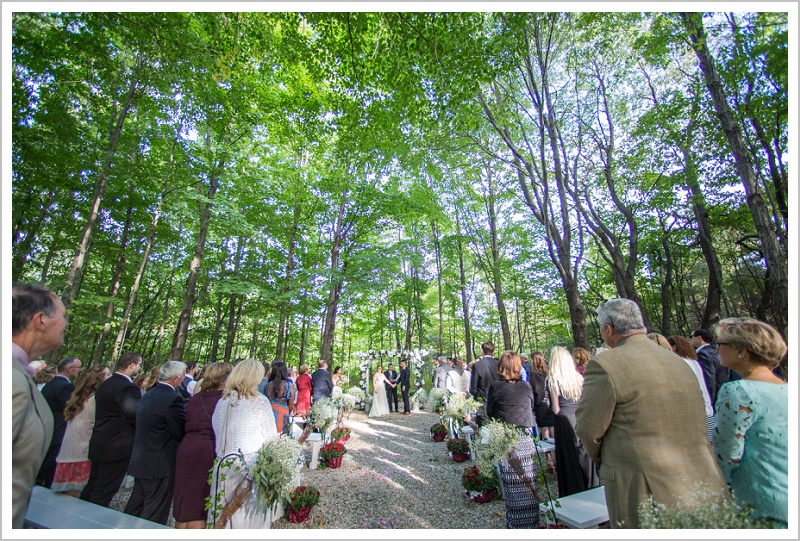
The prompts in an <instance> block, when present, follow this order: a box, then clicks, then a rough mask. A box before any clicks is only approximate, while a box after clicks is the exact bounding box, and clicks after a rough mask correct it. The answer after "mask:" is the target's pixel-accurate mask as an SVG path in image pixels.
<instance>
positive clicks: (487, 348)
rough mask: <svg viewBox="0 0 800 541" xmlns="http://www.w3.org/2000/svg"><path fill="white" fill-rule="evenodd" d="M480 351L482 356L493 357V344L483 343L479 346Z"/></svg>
mask: <svg viewBox="0 0 800 541" xmlns="http://www.w3.org/2000/svg"><path fill="white" fill-rule="evenodd" d="M481 351H483V354H484V355H494V344H493V343H491V342H484V343H483V344H481Z"/></svg>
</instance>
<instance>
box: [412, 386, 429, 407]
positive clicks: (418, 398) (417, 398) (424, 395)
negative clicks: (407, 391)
mask: <svg viewBox="0 0 800 541" xmlns="http://www.w3.org/2000/svg"><path fill="white" fill-rule="evenodd" d="M427 401H428V391H426V390H425V389H424V388H422V387H419V388H417V390H416V391H414V394H412V395H411V403H412V404H413V403H415V402H416V403H417V404H419V405H420V406H423V407H424V406H425V403H426V402H427Z"/></svg>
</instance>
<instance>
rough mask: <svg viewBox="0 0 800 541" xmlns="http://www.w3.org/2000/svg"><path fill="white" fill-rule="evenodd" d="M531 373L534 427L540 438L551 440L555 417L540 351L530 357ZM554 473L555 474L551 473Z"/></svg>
mask: <svg viewBox="0 0 800 541" xmlns="http://www.w3.org/2000/svg"><path fill="white" fill-rule="evenodd" d="M531 366H532V368H533V370H532V371H531V380H530V382H529V383H530V384H531V387H532V388H533V399H534V402H533V406H534V410H533V411H534V414H535V415H536V426H537V427H538V428H539V432H540V433H541V434H540V435H541V437H542V438H552V437H553V434H552V432H551V429H552V428H553V424H554V423H555V418H554V417H555V416H554V415H553V410H551V409H550V405H549V404H548V403H547V401H546V398H547V393H546V390H547V385H546V383H547V372H548V371H549V368H548V367H547V361H546V360H545V358H544V354H542V352H541V351H534V352H533V354H532V355H531ZM553 473H555V472H553Z"/></svg>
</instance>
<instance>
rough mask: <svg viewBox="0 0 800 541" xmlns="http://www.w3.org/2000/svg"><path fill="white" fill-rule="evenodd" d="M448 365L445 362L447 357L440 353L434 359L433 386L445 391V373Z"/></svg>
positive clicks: (448, 369)
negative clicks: (439, 355)
mask: <svg viewBox="0 0 800 541" xmlns="http://www.w3.org/2000/svg"><path fill="white" fill-rule="evenodd" d="M449 371H450V366H449V365H448V364H447V357H445V356H444V355H442V356H441V357H439V358H438V359H436V368H434V370H433V388H434V389H441V390H443V391H445V390H446V389H447V373H448V372H449Z"/></svg>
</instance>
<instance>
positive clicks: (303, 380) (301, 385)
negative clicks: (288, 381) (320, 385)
mask: <svg viewBox="0 0 800 541" xmlns="http://www.w3.org/2000/svg"><path fill="white" fill-rule="evenodd" d="M295 386H296V387H297V404H295V406H294V414H295V415H296V416H299V417H305V416H306V414H307V413H308V408H310V407H311V393H312V392H313V391H314V384H313V383H312V382H311V376H309V375H308V365H307V364H301V365H300V375H299V376H297V383H296V384H295Z"/></svg>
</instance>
